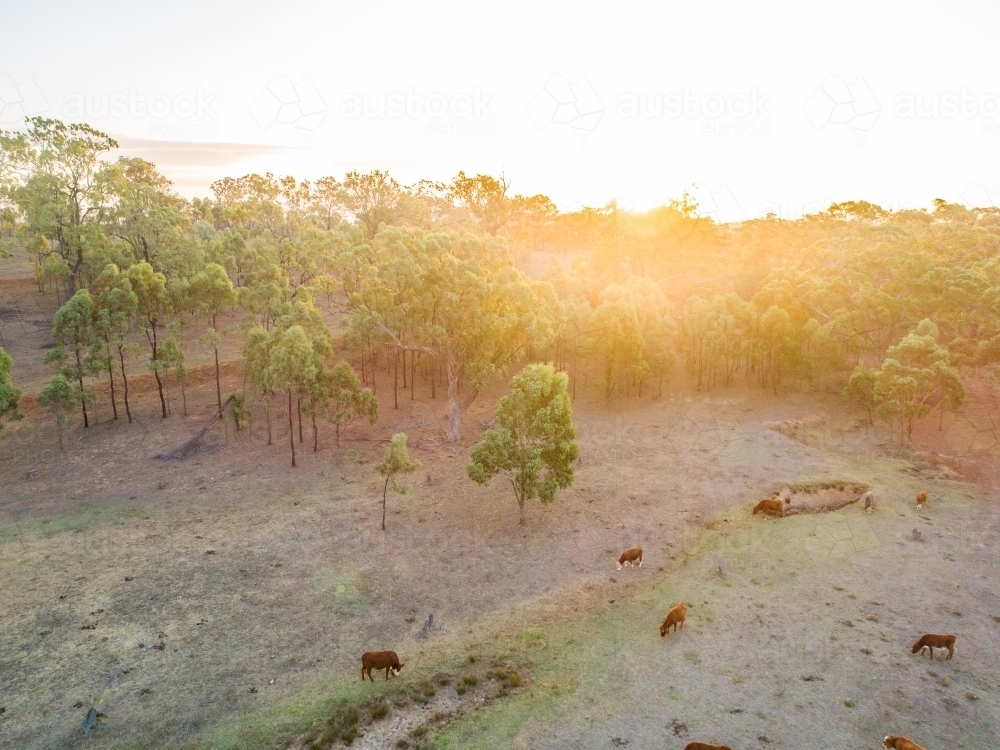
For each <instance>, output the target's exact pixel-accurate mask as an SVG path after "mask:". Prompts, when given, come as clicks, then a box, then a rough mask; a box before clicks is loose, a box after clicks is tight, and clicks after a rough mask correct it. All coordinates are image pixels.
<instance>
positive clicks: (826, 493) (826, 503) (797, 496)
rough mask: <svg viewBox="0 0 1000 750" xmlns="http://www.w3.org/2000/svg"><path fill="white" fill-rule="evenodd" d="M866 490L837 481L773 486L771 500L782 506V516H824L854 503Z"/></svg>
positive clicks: (857, 484) (863, 486)
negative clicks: (809, 514) (806, 514)
mask: <svg viewBox="0 0 1000 750" xmlns="http://www.w3.org/2000/svg"><path fill="white" fill-rule="evenodd" d="M870 489H871V487H870V485H868V484H866V483H864V482H857V481H846V480H841V479H824V480H818V481H810V482H790V483H788V484H781V485H779V486H777V488H776V489H775V490H773V492H772V496H771V499H774V500H780V501H781V502H782V503H784V508H785V515H786V516H794V515H797V514H799V513H827V512H829V511H833V510H840V509H841V508H844V507H846V506H848V505H851V504H852V503H856V502H857V501H858V500H859V499H860V498H861V495H862V494H864V493H865V492H867V491H868V490H870Z"/></svg>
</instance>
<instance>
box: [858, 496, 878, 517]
mask: <svg viewBox="0 0 1000 750" xmlns="http://www.w3.org/2000/svg"><path fill="white" fill-rule="evenodd" d="M858 500H864V501H865V513H867V514H868V515H871V514H872V503H874V502H875V495H874V493H872V491H871V490H868V492H866V493H865V494H863V495H862V496H861V497H859V498H858Z"/></svg>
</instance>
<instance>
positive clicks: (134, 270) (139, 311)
mask: <svg viewBox="0 0 1000 750" xmlns="http://www.w3.org/2000/svg"><path fill="white" fill-rule="evenodd" d="M125 277H126V278H127V279H128V282H129V286H130V287H131V290H132V292H133V293H134V294H135V297H136V323H137V325H138V327H139V329H140V330H142V332H143V333H144V334H145V335H146V341H147V343H148V344H149V369H150V371H151V372H152V373H153V377H154V378H155V379H156V389H157V392H158V393H159V395H160V413H161V417H162V418H163V419H166V418H167V400H166V398H165V397H164V395H163V380H162V378H161V377H160V373H161V372H162V370H163V362H162V360H163V352H162V351H161V349H160V340H159V334H158V333H157V331H158V329H160V328H162V327H163V324H164V322H165V321H166V319H167V317H168V316H169V315H170V312H171V298H170V293H169V292H168V291H167V279H166V277H165V276H164V275H163V274H162V273H161V272H159V271H154V270H153V267H152V266H151V265H150V264H149V263H147V262H146V261H141V262H139V263H136V264H135V265H134V266H131V267H130V268H129V269H128V270H126V271H125Z"/></svg>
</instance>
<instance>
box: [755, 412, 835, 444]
mask: <svg viewBox="0 0 1000 750" xmlns="http://www.w3.org/2000/svg"><path fill="white" fill-rule="evenodd" d="M829 419H830V417H829V415H827V414H812V415H810V416H808V417H802V419H785V420H782V421H780V422H771V424H769V425H768V427H770V428H771V429H772V430H774V431H775V432H780V433H781V434H782V435H784V436H785V437H788V438H791V439H792V440H799V441H801V442H805V440H806V438H807V436H808V433H809V431H810V430H815V429H820V428H822V427H823V426H825V425H826V423H827V422H828V421H829Z"/></svg>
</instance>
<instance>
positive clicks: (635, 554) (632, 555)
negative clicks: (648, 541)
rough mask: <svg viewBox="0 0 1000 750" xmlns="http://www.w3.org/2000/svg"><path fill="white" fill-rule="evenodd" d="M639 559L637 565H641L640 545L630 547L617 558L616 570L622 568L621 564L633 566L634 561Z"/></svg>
mask: <svg viewBox="0 0 1000 750" xmlns="http://www.w3.org/2000/svg"><path fill="white" fill-rule="evenodd" d="M637 560H638V561H639V567H640V568H641V567H642V547H631V548H629V549H627V550H625V551H624V552H622V556H621V557H619V558H618V570H621V569H622V566H623V565H629V566H631V567H635V563H636V561H637Z"/></svg>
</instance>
